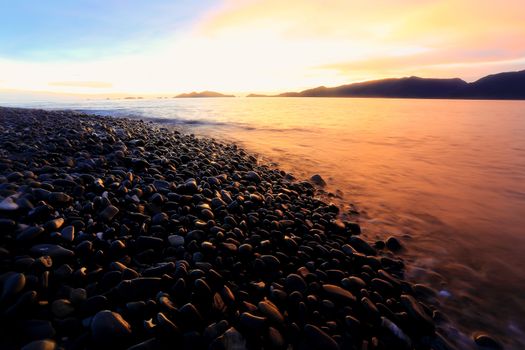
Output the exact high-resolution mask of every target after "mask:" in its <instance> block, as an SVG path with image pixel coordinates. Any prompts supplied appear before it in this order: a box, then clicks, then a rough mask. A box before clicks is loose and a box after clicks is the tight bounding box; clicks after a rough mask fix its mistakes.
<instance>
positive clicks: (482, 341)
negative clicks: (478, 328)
mask: <svg viewBox="0 0 525 350" xmlns="http://www.w3.org/2000/svg"><path fill="white" fill-rule="evenodd" d="M474 342H475V343H476V345H477V346H478V348H479V349H480V350H503V345H501V343H500V342H499V341H497V340H496V339H494V338H492V337H491V336H490V335H488V334H476V335H475V336H474Z"/></svg>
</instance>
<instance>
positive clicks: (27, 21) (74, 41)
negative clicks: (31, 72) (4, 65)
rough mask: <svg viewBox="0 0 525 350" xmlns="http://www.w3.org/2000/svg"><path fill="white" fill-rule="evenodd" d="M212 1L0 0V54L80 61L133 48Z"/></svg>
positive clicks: (159, 37) (173, 30)
mask: <svg viewBox="0 0 525 350" xmlns="http://www.w3.org/2000/svg"><path fill="white" fill-rule="evenodd" d="M213 3H214V1H212V0H198V1H195V0H177V1H173V0H172V1H169V0H155V1H147V0H0V57H4V58H11V59H20V60H33V61H35V60H38V61H42V60H44V61H49V60H73V59H74V60H86V59H92V58H94V57H100V56H105V55H113V54H128V53H133V52H137V51H140V50H143V49H144V48H145V46H146V48H147V47H148V46H154V45H155V43H156V42H158V41H160V40H162V39H163V38H165V37H167V36H170V35H173V34H174V33H176V32H177V31H178V30H181V29H183V28H184V27H186V26H189V25H191V23H192V22H193V21H194V20H195V18H197V17H198V16H199V15H200V14H201V13H202V12H203V11H204V10H205V9H207V8H209V7H210V6H212V4H213ZM215 3H217V1H215Z"/></svg>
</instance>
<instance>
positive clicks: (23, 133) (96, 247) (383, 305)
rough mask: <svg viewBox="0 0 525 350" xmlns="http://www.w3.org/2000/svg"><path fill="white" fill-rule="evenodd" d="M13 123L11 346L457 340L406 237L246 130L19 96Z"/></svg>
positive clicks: (8, 236)
mask: <svg viewBox="0 0 525 350" xmlns="http://www.w3.org/2000/svg"><path fill="white" fill-rule="evenodd" d="M0 135H1V136H0V230H1V231H2V235H1V236H0V242H1V248H0V261H1V265H0V266H1V270H0V284H1V287H2V289H1V290H2V292H1V296H0V309H1V310H0V311H1V312H2V315H3V316H2V325H1V329H2V333H4V335H2V337H1V339H2V340H1V341H0V342H1V343H0V347H1V348H6V349H11V348H12V349H17V348H21V347H24V346H26V347H25V349H55V348H65V349H70V348H72V349H77V348H78V349H82V348H112V349H116V348H119V349H120V348H122V349H126V348H130V347H132V348H133V349H157V348H161V349H162V348H171V347H173V346H174V344H177V346H179V347H180V348H185V349H210V348H211V349H231V350H233V349H245V348H246V349H261V348H264V349H287V348H289V347H290V346H292V347H293V348H294V349H320V348H324V349H432V348H433V349H452V348H453V346H452V345H451V344H450V342H449V341H447V340H446V337H445V336H444V335H443V332H442V330H441V328H440V325H441V322H443V321H442V320H443V318H444V317H443V315H442V314H441V313H440V312H439V310H438V309H437V308H436V305H435V304H433V303H431V302H429V299H432V291H431V290H427V289H425V287H424V286H421V285H413V284H411V283H408V282H407V281H405V280H404V278H403V269H404V264H403V261H402V260H401V259H400V258H399V257H397V256H396V255H395V251H396V249H397V248H399V247H398V245H397V244H396V243H397V242H396V241H389V242H381V241H380V242H374V243H373V244H372V243H368V242H366V241H365V240H364V239H362V238H361V237H360V236H359V233H360V229H359V226H358V225H357V224H355V223H352V222H345V221H342V220H341V219H339V218H338V208H337V207H336V206H334V205H329V204H326V203H324V202H322V201H320V200H319V199H318V198H317V196H316V185H314V184H312V183H310V182H306V181H296V180H292V177H290V176H287V174H286V173H284V172H282V171H279V170H277V169H273V168H271V167H268V166H265V165H260V164H257V161H256V159H255V158H254V157H253V156H251V155H250V154H248V153H247V152H245V151H244V150H242V149H240V148H238V147H237V146H235V145H232V144H224V143H221V142H219V141H216V140H213V139H206V138H196V137H195V136H193V135H187V134H182V133H180V132H178V131H177V130H174V129H171V128H166V127H163V126H162V125H157V124H154V123H145V122H143V121H140V120H130V119H125V118H111V117H100V116H93V115H86V114H81V113H74V112H48V111H42V110H28V109H13V108H0ZM6 335H10V336H9V337H8V336H6ZM15 335H16V336H15ZM477 342H478V344H484V345H486V348H487V349H489V348H490V349H497V348H499V347H500V345H499V344H497V343H495V342H494V341H493V340H492V339H491V338H489V337H487V336H482V337H479V338H478V339H477Z"/></svg>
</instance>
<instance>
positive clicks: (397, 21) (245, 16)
mask: <svg viewBox="0 0 525 350" xmlns="http://www.w3.org/2000/svg"><path fill="white" fill-rule="evenodd" d="M524 23H525V1H524V0H501V1H479V0H478V1H474V0H454V1H431V0H401V1H393V0H374V1H370V0H367V1H351V0H345V1H335V0H332V1H330V0H325V1H322V0H318V1H313V0H287V1H282V0H264V1H258V0H245V1H243V0H230V1H228V0H224V1H219V0H217V1H212V0H198V1H194V0H179V1H173V0H150V1H142V0H131V1H125V0H75V1H70V0H61V1H60V0H46V1H42V0H25V1H10V0H0V89H1V90H33V91H52V92H66V93H81V94H111V93H134V94H139V93H142V94H172V93H179V92H187V91H193V90H199V91H200V90H215V91H220V92H225V93H246V92H262V93H273V92H282V91H292V90H301V89H305V88H310V87H315V86H319V85H326V86H335V85H340V84H345V83H350V82H355V81H362V80H369V79H377V78H385V77H401V76H410V75H418V76H423V77H460V78H463V79H465V80H467V81H472V80H475V79H477V78H479V77H481V76H483V75H486V74H490V73H495V72H500V71H515V70H523V69H525V24H524Z"/></svg>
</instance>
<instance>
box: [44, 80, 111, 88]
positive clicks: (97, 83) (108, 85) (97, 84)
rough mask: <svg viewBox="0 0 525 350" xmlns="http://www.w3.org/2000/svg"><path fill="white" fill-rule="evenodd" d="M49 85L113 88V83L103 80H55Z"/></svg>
mask: <svg viewBox="0 0 525 350" xmlns="http://www.w3.org/2000/svg"><path fill="white" fill-rule="evenodd" d="M49 86H64V87H80V88H94V89H103V88H111V87H112V86H113V84H111V83H107V82H103V81H54V82H50V83H49Z"/></svg>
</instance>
